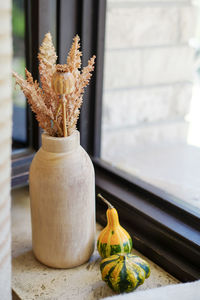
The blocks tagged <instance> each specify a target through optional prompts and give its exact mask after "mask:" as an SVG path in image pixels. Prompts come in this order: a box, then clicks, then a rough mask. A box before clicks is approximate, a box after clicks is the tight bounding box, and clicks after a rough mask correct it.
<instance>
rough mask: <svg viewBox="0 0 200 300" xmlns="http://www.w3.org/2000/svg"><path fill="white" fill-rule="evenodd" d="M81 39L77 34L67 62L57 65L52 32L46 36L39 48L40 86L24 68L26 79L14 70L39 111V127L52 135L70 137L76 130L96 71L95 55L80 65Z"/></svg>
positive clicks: (32, 107)
mask: <svg viewBox="0 0 200 300" xmlns="http://www.w3.org/2000/svg"><path fill="white" fill-rule="evenodd" d="M79 49H80V38H79V36H78V35H76V36H75V37H74V39H73V43H72V46H71V49H70V51H69V54H68V57H67V62H66V64H64V65H58V64H57V65H56V60H57V55H56V52H55V48H54V46H53V43H52V37H51V34H50V33H47V34H46V35H45V37H44V40H43V42H42V45H41V47H40V51H39V54H38V59H39V74H40V81H41V87H40V86H39V83H38V82H37V81H34V80H33V77H32V75H31V73H30V72H29V71H28V70H27V69H25V74H26V79H24V78H22V77H21V76H19V75H18V74H17V73H15V72H13V76H14V77H15V79H16V84H18V85H19V86H20V88H21V90H22V91H23V93H24V95H25V96H26V98H27V101H28V103H29V104H30V106H31V109H32V110H33V112H34V113H35V114H36V118H37V120H38V122H39V126H40V127H41V128H43V129H44V130H45V131H46V132H47V133H48V134H49V135H50V136H54V137H63V136H69V135H71V134H72V133H73V131H74V130H75V129H76V124H77V120H78V117H79V114H80V108H81V105H82V101H83V93H84V88H85V87H86V86H87V85H88V84H89V81H90V78H91V76H92V74H91V72H92V71H93V70H94V61H95V56H93V57H92V58H90V60H89V61H88V65H87V66H86V67H84V68H83V69H82V71H81V70H80V68H81V56H82V52H81V51H80V50H79Z"/></svg>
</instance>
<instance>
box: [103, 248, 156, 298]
mask: <svg viewBox="0 0 200 300" xmlns="http://www.w3.org/2000/svg"><path fill="white" fill-rule="evenodd" d="M100 269H101V275H102V279H103V280H104V281H105V282H106V283H107V284H108V285H109V287H110V288H111V289H112V290H114V291H115V292H117V293H129V292H132V291H133V290H135V289H136V288H137V287H138V286H139V285H141V284H143V283H144V280H145V279H146V278H148V277H149V275H150V266H149V264H148V263H147V262H146V261H145V260H144V259H142V258H140V257H139V256H136V255H132V254H126V253H120V254H115V255H112V256H110V257H108V258H105V259H103V260H102V261H101V263H100Z"/></svg>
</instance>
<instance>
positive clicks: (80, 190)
mask: <svg viewBox="0 0 200 300" xmlns="http://www.w3.org/2000/svg"><path fill="white" fill-rule="evenodd" d="M29 179H30V199H31V219H32V242H33V252H34V254H35V256H36V258H37V259H38V260H39V261H41V262H42V263H44V264H46V265H48V266H51V267H56V268H72V267H75V266H78V265H81V264H83V263H84V262H86V261H87V260H88V259H89V258H90V256H91V254H92V253H93V250H94V238H95V183H94V168H93V165H92V162H91V160H90V158H89V156H88V154H87V153H86V152H85V150H84V149H83V148H82V147H81V146H80V135H79V132H78V131H75V132H74V133H73V134H72V135H71V136H69V137H64V138H55V137H50V136H48V135H47V134H45V133H44V134H43V135H42V147H41V148H40V150H39V151H38V152H37V153H36V155H35V157H34V159H33V161H32V164H31V167H30V178H29Z"/></svg>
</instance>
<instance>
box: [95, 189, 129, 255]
mask: <svg viewBox="0 0 200 300" xmlns="http://www.w3.org/2000/svg"><path fill="white" fill-rule="evenodd" d="M98 197H100V198H101V199H102V200H103V201H104V202H105V203H106V204H107V205H108V209H107V212H106V215H107V226H106V227H105V228H104V229H103V230H102V231H101V233H100V235H99V237H98V240H97V249H98V251H99V254H100V255H101V257H103V258H105V257H109V256H111V255H113V254H116V253H122V252H124V253H130V252H131V249H132V239H131V237H130V235H129V234H128V232H127V231H126V230H125V229H124V228H123V227H122V226H121V225H120V224H119V218H118V213H117V211H116V209H115V208H114V207H113V206H112V205H111V204H110V203H109V202H108V201H107V200H106V199H105V198H103V197H102V196H101V195H100V194H99V195H98Z"/></svg>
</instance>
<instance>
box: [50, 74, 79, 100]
mask: <svg viewBox="0 0 200 300" xmlns="http://www.w3.org/2000/svg"><path fill="white" fill-rule="evenodd" d="M51 84H52V88H53V90H54V92H55V93H56V94H57V95H67V94H70V93H72V92H73V90H74V85H75V80H74V76H73V75H72V73H70V72H63V71H61V70H59V69H57V71H56V72H55V73H54V74H53V77H52V81H51Z"/></svg>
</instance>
